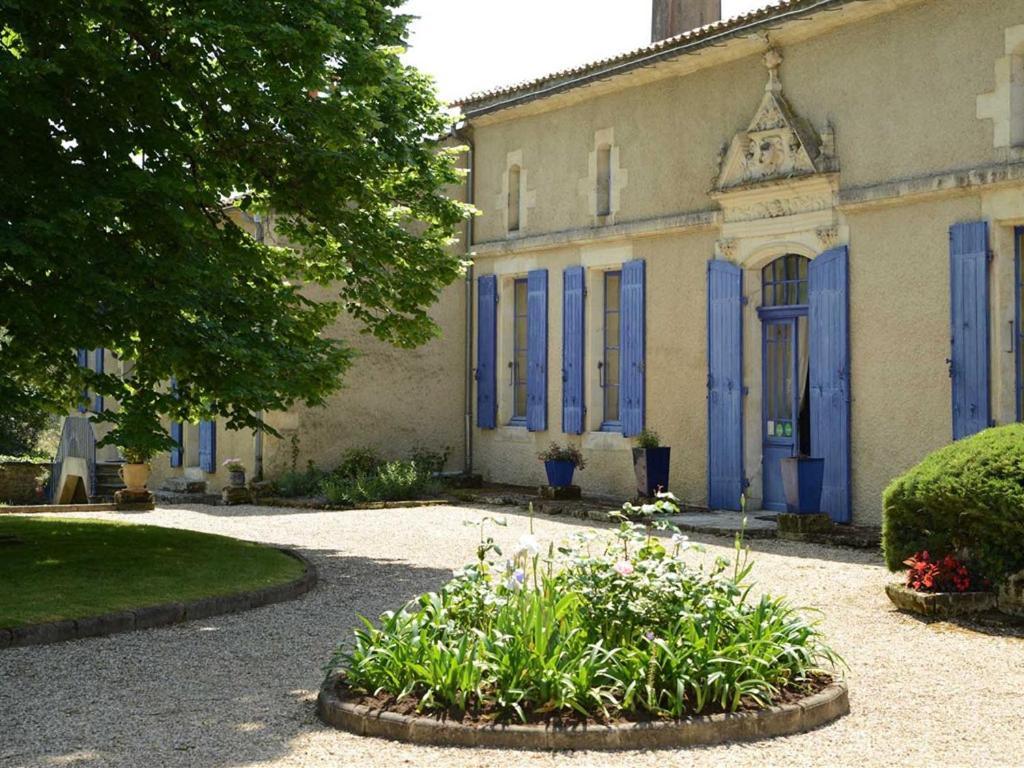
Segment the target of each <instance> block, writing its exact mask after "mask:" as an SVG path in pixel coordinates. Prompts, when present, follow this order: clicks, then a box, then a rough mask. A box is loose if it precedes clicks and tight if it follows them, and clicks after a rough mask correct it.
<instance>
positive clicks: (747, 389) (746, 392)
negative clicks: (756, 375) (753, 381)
mask: <svg viewBox="0 0 1024 768" xmlns="http://www.w3.org/2000/svg"><path fill="white" fill-rule="evenodd" d="M742 391H743V396H744V397H746V396H747V395H749V394H750V387H743V390H742Z"/></svg>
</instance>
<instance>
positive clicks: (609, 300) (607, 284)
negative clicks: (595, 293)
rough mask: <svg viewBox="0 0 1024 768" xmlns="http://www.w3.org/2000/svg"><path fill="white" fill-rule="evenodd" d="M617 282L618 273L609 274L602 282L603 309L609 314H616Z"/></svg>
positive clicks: (617, 303)
mask: <svg viewBox="0 0 1024 768" xmlns="http://www.w3.org/2000/svg"><path fill="white" fill-rule="evenodd" d="M619 281H620V275H619V273H618V272H609V273H608V274H607V275H605V280H604V301H605V304H604V308H605V310H607V311H609V312H617V311H618V309H619Z"/></svg>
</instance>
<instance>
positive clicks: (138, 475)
mask: <svg viewBox="0 0 1024 768" xmlns="http://www.w3.org/2000/svg"><path fill="white" fill-rule="evenodd" d="M149 472H150V469H149V464H123V465H122V466H121V479H122V480H124V484H125V487H126V488H127V489H128V490H129V491H144V490H146V481H147V480H149Z"/></svg>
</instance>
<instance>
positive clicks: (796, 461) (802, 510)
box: [781, 456, 825, 515]
mask: <svg viewBox="0 0 1024 768" xmlns="http://www.w3.org/2000/svg"><path fill="white" fill-rule="evenodd" d="M781 464H782V487H783V488H784V489H785V491H786V511H787V512H791V513H794V514H800V515H808V514H814V513H817V512H820V511H821V484H822V480H823V478H824V476H825V460H824V459H812V458H810V457H808V456H793V457H792V458H787V459H783V460H782V461H781Z"/></svg>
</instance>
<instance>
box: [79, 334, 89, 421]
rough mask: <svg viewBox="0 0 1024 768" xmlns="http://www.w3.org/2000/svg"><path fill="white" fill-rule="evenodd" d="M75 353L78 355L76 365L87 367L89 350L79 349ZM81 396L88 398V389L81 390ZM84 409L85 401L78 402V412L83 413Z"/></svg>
mask: <svg viewBox="0 0 1024 768" xmlns="http://www.w3.org/2000/svg"><path fill="white" fill-rule="evenodd" d="M76 354H77V356H78V367H79V368H88V367H89V350H87V349H79V350H78V351H77V352H76ZM82 397H83V398H85V399H88V398H89V390H85V391H83V392H82ZM85 411H86V407H85V403H80V404H79V406H78V412H79V413H85Z"/></svg>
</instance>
